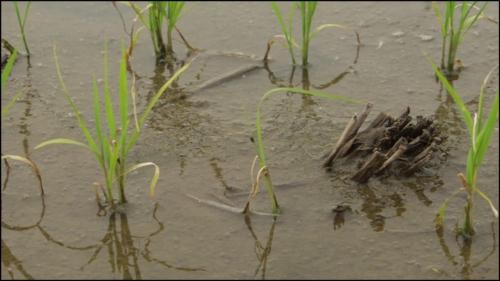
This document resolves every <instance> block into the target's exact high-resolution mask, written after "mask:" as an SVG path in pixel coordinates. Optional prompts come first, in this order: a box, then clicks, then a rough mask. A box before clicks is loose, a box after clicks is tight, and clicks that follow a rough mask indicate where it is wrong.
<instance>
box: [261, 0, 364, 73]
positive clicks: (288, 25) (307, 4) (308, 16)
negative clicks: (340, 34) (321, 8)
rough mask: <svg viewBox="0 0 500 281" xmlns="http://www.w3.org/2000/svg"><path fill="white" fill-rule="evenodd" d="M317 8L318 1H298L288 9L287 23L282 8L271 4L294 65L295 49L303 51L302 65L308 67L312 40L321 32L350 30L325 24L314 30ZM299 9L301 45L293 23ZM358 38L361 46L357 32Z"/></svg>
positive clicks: (341, 26)
mask: <svg viewBox="0 0 500 281" xmlns="http://www.w3.org/2000/svg"><path fill="white" fill-rule="evenodd" d="M316 7H317V1H297V2H295V3H293V4H292V6H291V7H289V9H288V16H287V19H286V21H285V19H284V17H283V14H282V12H281V9H280V7H279V6H278V4H277V3H276V2H274V1H273V2H272V3H271V8H272V10H273V12H274V14H275V15H276V17H277V18H278V22H279V24H280V26H281V30H282V32H283V36H284V37H285V41H286V44H287V46H288V51H289V52H290V57H291V59H292V63H293V64H294V65H295V64H297V63H296V59H295V53H294V47H297V48H300V49H301V55H302V65H303V66H306V65H307V64H308V62H309V44H310V42H311V40H312V38H313V37H314V36H315V35H316V34H317V33H318V32H320V31H321V30H323V29H325V28H329V27H336V28H343V29H348V30H349V28H348V27H346V26H343V25H339V24H323V25H321V26H318V27H317V28H316V29H315V30H313V29H312V21H313V17H314V13H315V12H316ZM296 8H298V9H299V10H300V17H301V27H302V28H301V29H302V37H301V45H300V47H299V45H298V44H297V43H296V40H295V38H294V35H293V22H294V17H295V10H296ZM355 33H356V37H357V39H358V44H359V35H358V33H357V32H355ZM272 41H274V39H272V40H271V41H270V42H269V43H268V48H267V51H266V55H265V57H264V61H266V59H267V55H268V53H269V49H270V46H271V44H272V43H273V42H272Z"/></svg>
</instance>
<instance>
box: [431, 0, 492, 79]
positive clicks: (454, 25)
mask: <svg viewBox="0 0 500 281" xmlns="http://www.w3.org/2000/svg"><path fill="white" fill-rule="evenodd" d="M476 2H477V1H474V2H472V3H471V2H468V1H464V2H462V3H460V4H459V3H456V2H455V1H446V2H445V8H444V11H443V12H441V9H440V8H439V5H438V4H437V3H436V2H432V7H433V8H434V12H435V14H436V18H437V19H438V22H439V26H440V28H441V39H442V45H441V69H442V70H443V71H445V74H446V75H447V76H450V75H452V74H453V72H454V65H455V60H456V55H457V51H458V46H459V45H460V44H461V43H462V41H463V40H464V37H465V34H467V32H468V31H469V30H470V29H471V27H472V26H473V25H474V24H475V23H476V22H477V20H478V19H480V18H482V17H485V16H484V9H485V8H486V5H487V4H488V2H485V3H484V4H483V5H482V6H481V7H480V8H479V7H477V6H476ZM458 9H460V14H459V16H458V19H457V18H455V13H456V10H458ZM473 9H475V10H478V11H477V13H476V14H474V13H472V10H473ZM447 48H448V54H447V55H446V49H447ZM445 57H447V60H446V64H445Z"/></svg>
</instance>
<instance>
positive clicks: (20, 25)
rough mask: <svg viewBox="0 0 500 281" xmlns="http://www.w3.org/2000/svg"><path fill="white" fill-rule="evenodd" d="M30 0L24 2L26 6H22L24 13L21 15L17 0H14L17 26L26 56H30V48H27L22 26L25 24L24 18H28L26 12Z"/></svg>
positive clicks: (28, 8)
mask: <svg viewBox="0 0 500 281" xmlns="http://www.w3.org/2000/svg"><path fill="white" fill-rule="evenodd" d="M30 6H31V1H27V2H26V7H25V8H24V15H23V16H22V17H21V12H20V11H19V5H18V4H17V1H14V8H15V9H16V16H17V22H18V24H19V28H20V29H21V35H22V37H23V44H24V49H25V50H26V55H27V56H28V58H29V57H30V49H29V48H28V43H27V42H26V32H25V31H24V27H25V26H26V19H27V18H28V12H29V10H30Z"/></svg>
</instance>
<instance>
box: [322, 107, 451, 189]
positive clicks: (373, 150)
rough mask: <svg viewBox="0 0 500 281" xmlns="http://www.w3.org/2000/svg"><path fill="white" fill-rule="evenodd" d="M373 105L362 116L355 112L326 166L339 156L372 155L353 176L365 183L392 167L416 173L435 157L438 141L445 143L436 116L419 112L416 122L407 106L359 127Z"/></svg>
mask: <svg viewBox="0 0 500 281" xmlns="http://www.w3.org/2000/svg"><path fill="white" fill-rule="evenodd" d="M372 107H373V106H372V104H367V105H366V108H365V110H364V111H363V112H362V113H361V114H360V115H359V117H358V115H356V114H354V116H353V117H352V118H351V120H350V121H349V123H348V124H347V126H346V127H345V129H344V131H343V132H342V134H341V135H340V138H339V139H338V141H337V143H336V144H335V147H334V149H333V150H332V151H331V153H330V154H329V155H328V157H327V159H326V160H325V162H324V163H323V167H325V168H331V167H332V166H333V164H334V162H335V160H337V159H339V158H347V157H349V158H350V157H353V156H361V157H363V156H364V157H366V156H368V157H367V160H366V161H365V162H364V163H363V164H362V165H361V167H360V168H359V169H358V170H357V171H356V172H355V174H354V175H353V176H352V177H351V179H352V180H354V181H357V182H360V183H364V182H367V181H368V180H369V179H370V177H372V176H374V175H375V176H376V175H381V174H383V173H384V171H387V170H388V169H389V168H391V169H393V170H396V171H398V172H399V174H400V175H403V176H411V175H413V174H414V173H415V172H416V171H418V170H419V169H420V168H421V167H422V166H423V165H424V164H425V163H426V162H428V161H429V160H430V159H431V158H432V154H433V152H434V151H435V146H436V144H440V143H441V138H439V137H438V130H436V127H435V125H434V120H433V118H432V117H422V116H417V117H416V122H411V121H412V117H411V116H410V107H407V108H406V109H405V110H404V111H403V112H402V113H401V115H400V116H399V117H397V118H394V117H392V116H390V115H389V114H387V113H385V112H381V113H380V114H379V115H378V116H377V117H376V118H375V119H374V120H373V121H372V122H371V123H370V124H369V125H368V126H367V127H366V128H365V129H364V130H362V131H359V129H360V128H361V126H362V125H363V122H364V121H365V119H366V117H367V116H368V114H369V113H370V111H371V109H372Z"/></svg>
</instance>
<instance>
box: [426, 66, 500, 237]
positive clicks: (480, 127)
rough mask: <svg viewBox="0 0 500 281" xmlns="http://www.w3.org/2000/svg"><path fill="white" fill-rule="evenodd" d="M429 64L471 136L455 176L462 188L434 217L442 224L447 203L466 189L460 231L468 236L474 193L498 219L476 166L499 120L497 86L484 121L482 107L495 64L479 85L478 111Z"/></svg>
mask: <svg viewBox="0 0 500 281" xmlns="http://www.w3.org/2000/svg"><path fill="white" fill-rule="evenodd" d="M431 64H432V67H433V68H434V72H435V73H436V75H437V76H438V78H439V80H440V81H441V83H442V84H443V85H444V87H445V88H446V89H447V91H448V93H449V94H450V95H451V97H452V98H453V100H454V101H455V103H456V105H457V107H458V108H459V109H460V111H461V113H462V115H463V118H464V121H465V124H466V126H467V130H468V132H469V137H470V147H469V151H468V155H467V167H466V173H465V175H464V174H463V173H459V174H458V178H459V179H460V182H461V183H462V186H463V187H462V188H460V189H459V190H457V191H456V192H455V193H453V194H452V196H450V197H449V198H448V199H446V200H445V201H444V203H443V204H442V205H441V207H440V208H439V212H438V214H437V216H436V223H437V225H438V226H439V227H441V226H442V223H443V219H444V216H445V211H446V208H447V206H448V202H449V201H450V200H451V199H452V198H453V197H454V196H456V195H457V194H458V193H460V192H461V191H465V192H466V193H467V199H466V203H465V207H464V210H465V219H464V223H463V225H462V227H461V228H459V232H460V233H461V234H462V235H463V236H464V237H465V238H467V239H468V238H470V237H471V236H472V235H473V234H474V225H473V218H472V211H473V207H474V196H475V194H476V193H477V194H479V195H480V196H481V197H482V198H483V199H484V200H485V201H486V202H487V203H488V204H489V206H490V208H491V210H492V212H493V214H494V215H495V217H497V218H498V211H497V209H496V208H495V206H494V205H493V203H492V202H491V200H490V198H489V197H488V196H487V195H486V194H484V193H483V192H482V191H481V190H480V189H479V187H478V186H477V179H478V176H479V169H480V168H481V165H482V164H483V160H484V156H485V155H486V152H487V151H488V146H489V143H490V140H491V136H492V135H493V131H494V130H495V125H496V122H497V119H498V89H497V92H496V95H495V97H494V101H493V105H492V107H491V110H490V112H489V114H488V115H487V116H486V119H485V120H483V111H484V110H485V109H484V90H485V85H486V83H487V82H488V80H489V77H490V76H491V74H492V73H493V71H494V70H495V69H496V68H497V67H498V65H497V66H496V67H495V68H493V69H492V70H491V71H490V72H489V73H488V75H487V76H486V78H485V79H484V81H483V84H482V85H481V89H480V92H479V104H478V108H477V112H471V111H469V110H468V109H467V108H466V106H465V104H464V102H463V100H462V98H461V97H460V96H459V95H458V93H457V91H456V90H455V89H454V88H453V86H452V85H451V84H450V82H448V80H447V79H446V77H445V76H444V75H443V73H441V71H440V70H439V69H438V68H437V66H436V65H435V64H434V63H432V62H431Z"/></svg>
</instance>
